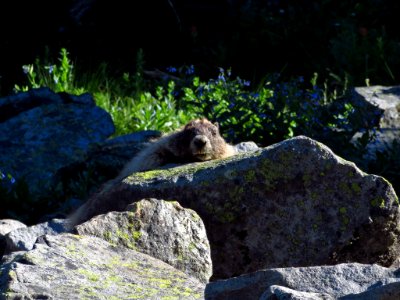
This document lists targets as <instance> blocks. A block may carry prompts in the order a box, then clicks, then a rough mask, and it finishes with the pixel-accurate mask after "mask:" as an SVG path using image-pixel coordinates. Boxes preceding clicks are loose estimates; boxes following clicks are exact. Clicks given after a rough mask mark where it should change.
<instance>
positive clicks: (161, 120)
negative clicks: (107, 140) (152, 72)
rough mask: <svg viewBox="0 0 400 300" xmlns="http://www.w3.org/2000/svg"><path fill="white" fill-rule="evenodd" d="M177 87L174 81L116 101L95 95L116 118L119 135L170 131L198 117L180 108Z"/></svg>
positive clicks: (114, 119)
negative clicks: (153, 90) (177, 99)
mask: <svg viewBox="0 0 400 300" xmlns="http://www.w3.org/2000/svg"><path fill="white" fill-rule="evenodd" d="M174 88H175V84H174V82H173V81H171V82H169V84H168V87H167V88H164V87H162V86H158V87H157V88H156V91H155V93H151V92H141V93H139V94H137V95H136V96H135V97H127V96H125V97H121V96H117V97H116V98H115V100H114V101H110V100H109V99H110V97H107V96H104V95H102V94H95V98H96V99H97V100H98V104H99V105H100V106H102V107H104V108H105V109H106V110H107V111H108V112H109V113H110V114H111V115H112V117H113V121H114V124H115V126H116V128H117V133H118V134H122V133H130V132H134V131H139V130H149V129H152V130H160V131H163V132H168V131H171V130H174V129H176V128H178V127H180V126H181V125H183V124H185V123H187V122H188V121H189V120H190V119H192V118H193V117H194V114H192V113H189V112H187V113H185V112H184V111H183V110H182V109H179V108H178V107H177V104H176V101H175V99H174V96H173V91H174ZM103 97H104V98H103Z"/></svg>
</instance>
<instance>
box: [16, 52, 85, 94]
mask: <svg viewBox="0 0 400 300" xmlns="http://www.w3.org/2000/svg"><path fill="white" fill-rule="evenodd" d="M22 69H23V71H24V73H25V74H26V76H27V78H28V85H25V86H21V87H20V86H19V85H15V91H17V92H21V91H23V92H25V91H28V90H30V89H33V88H39V87H48V88H50V89H52V90H53V91H54V92H67V93H70V94H82V93H84V89H83V88H79V87H76V85H75V82H74V77H75V76H74V66H73V64H72V63H71V61H70V59H69V58H68V52H67V50H66V49H65V48H62V49H61V51H60V58H59V59H58V64H51V65H43V64H42V63H41V62H40V60H39V59H36V61H35V63H34V64H31V65H25V66H23V67H22Z"/></svg>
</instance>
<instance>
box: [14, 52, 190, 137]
mask: <svg viewBox="0 0 400 300" xmlns="http://www.w3.org/2000/svg"><path fill="white" fill-rule="evenodd" d="M68 55H69V53H68V52H67V50H66V49H64V48H63V49H61V51H60V57H59V58H58V63H57V64H49V65H48V64H44V63H42V62H41V61H40V60H39V59H36V61H35V63H34V64H31V65H25V66H23V71H24V73H25V74H26V76H27V79H28V84H27V85H24V86H19V85H15V91H17V92H20V91H27V90H29V89H32V88H39V87H48V88H50V89H52V90H53V91H54V92H67V93H70V94H82V93H84V92H89V93H91V94H92V95H93V97H94V99H95V101H96V103H97V105H99V106H100V107H102V108H104V109H105V110H106V111H108V112H109V113H110V114H111V117H112V118H113V121H114V124H115V125H116V135H121V134H126V133H130V132H132V131H139V130H147V129H153V130H160V131H171V130H173V129H175V128H177V127H179V126H181V125H183V124H184V123H186V122H187V121H189V119H190V118H192V117H193V116H194V115H193V114H190V113H184V112H183V110H180V109H179V108H178V106H177V104H176V103H175V99H174V97H173V96H172V92H173V90H174V88H175V84H174V82H170V83H169V84H168V86H167V87H166V88H164V87H162V86H159V87H157V88H156V89H155V91H154V92H150V91H148V90H145V88H146V82H145V80H144V79H143V65H144V55H143V51H141V50H140V51H139V52H138V54H137V59H136V72H135V73H134V75H133V76H131V75H130V74H129V73H124V74H123V76H122V78H119V79H118V80H117V79H114V78H110V77H109V76H108V74H107V67H106V65H105V64H102V65H100V66H99V69H98V70H97V71H96V72H93V73H91V74H81V75H80V76H77V74H76V72H75V70H76V69H75V67H74V65H73V64H72V63H71V60H70V59H69V57H68ZM45 60H46V61H47V60H48V59H45Z"/></svg>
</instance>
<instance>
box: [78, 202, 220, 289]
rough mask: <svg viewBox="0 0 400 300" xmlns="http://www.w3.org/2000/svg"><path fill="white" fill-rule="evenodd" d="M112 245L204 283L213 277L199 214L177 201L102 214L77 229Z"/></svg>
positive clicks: (204, 231)
mask: <svg viewBox="0 0 400 300" xmlns="http://www.w3.org/2000/svg"><path fill="white" fill-rule="evenodd" d="M76 229H77V232H78V234H80V235H92V236H97V237H100V238H103V239H105V240H106V241H108V242H110V243H111V244H113V245H119V246H124V247H127V248H129V249H134V250H136V251H139V252H142V253H145V254H148V255H150V256H152V257H155V258H157V259H159V260H162V261H164V262H166V263H168V264H170V265H171V266H173V267H175V268H176V269H178V270H181V271H182V272H184V273H186V274H188V275H189V276H191V277H194V278H197V279H199V280H200V281H201V282H208V279H209V278H210V277H211V275H212V262H211V253H210V245H209V243H208V239H207V235H206V229H205V227H204V224H203V221H202V220H201V219H200V217H199V216H198V214H197V213H196V212H194V211H193V210H190V209H185V208H183V207H182V206H180V205H179V203H178V202H166V201H163V200H157V199H143V200H141V201H139V202H136V203H133V204H132V205H129V206H128V207H127V211H123V212H110V213H107V214H105V215H100V216H97V217H94V218H92V219H91V220H89V221H87V222H85V223H83V224H81V225H79V226H77V228H76Z"/></svg>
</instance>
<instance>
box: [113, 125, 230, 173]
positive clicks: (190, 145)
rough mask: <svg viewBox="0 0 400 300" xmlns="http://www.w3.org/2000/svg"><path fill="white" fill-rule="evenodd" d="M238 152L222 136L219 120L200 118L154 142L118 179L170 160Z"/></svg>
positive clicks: (226, 155)
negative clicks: (215, 121) (211, 120)
mask: <svg viewBox="0 0 400 300" xmlns="http://www.w3.org/2000/svg"><path fill="white" fill-rule="evenodd" d="M234 154H235V149H234V147H233V146H231V145H229V144H227V143H226V142H225V140H224V139H223V138H222V137H221V135H220V133H219V129H218V123H215V124H213V123H211V122H210V121H208V120H207V119H205V118H203V119H196V120H193V121H191V122H189V123H188V124H187V125H185V126H184V127H183V128H181V129H179V130H177V131H174V132H172V133H170V134H167V135H165V136H162V137H161V138H159V139H158V140H156V141H155V142H151V143H150V144H149V145H148V146H147V147H146V148H144V149H143V150H142V151H141V152H139V153H138V154H137V155H136V156H135V157H134V158H133V159H132V160H131V161H129V162H128V163H127V164H126V165H125V167H124V168H123V170H122V171H121V173H120V174H119V175H118V177H117V179H119V180H121V179H123V178H125V177H127V176H129V175H130V174H132V173H135V172H140V171H146V170H152V169H156V168H158V167H160V166H163V165H166V164H170V163H177V164H180V163H188V162H196V161H198V162H199V161H206V160H212V159H218V158H225V157H229V156H232V155H234Z"/></svg>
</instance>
